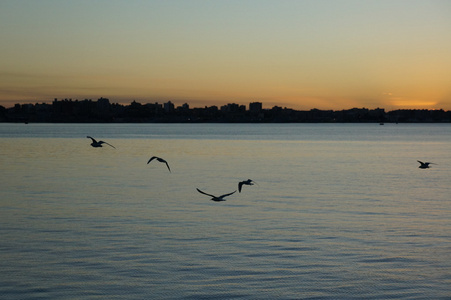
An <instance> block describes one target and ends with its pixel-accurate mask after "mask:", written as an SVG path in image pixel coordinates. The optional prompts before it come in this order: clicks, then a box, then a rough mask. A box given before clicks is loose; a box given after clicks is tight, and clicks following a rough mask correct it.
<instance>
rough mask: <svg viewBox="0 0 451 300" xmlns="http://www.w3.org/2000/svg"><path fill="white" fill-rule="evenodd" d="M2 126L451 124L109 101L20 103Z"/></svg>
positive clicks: (424, 117)
mask: <svg viewBox="0 0 451 300" xmlns="http://www.w3.org/2000/svg"><path fill="white" fill-rule="evenodd" d="M0 122H24V123H28V122H45V123H214V122H216V123H334V122H336V123H358V122H362V123H365V122H366V123H368V122H378V123H385V122H396V123H397V122H400V123H450V122H451V111H444V110H442V109H440V110H427V109H399V110H393V111H389V112H386V111H385V109H383V108H376V109H367V108H352V109H347V110H339V111H333V110H320V109H311V110H306V111H303V110H294V109H291V108H286V107H285V108H282V107H279V106H274V107H273V108H271V109H263V108H262V103H261V102H252V103H250V104H249V106H248V108H247V109H246V106H245V105H239V104H235V103H229V104H227V105H224V106H221V107H217V106H208V107H207V106H205V107H203V108H190V107H189V105H188V104H187V103H185V104H183V105H181V106H178V107H175V106H174V104H173V103H172V102H171V101H168V102H166V103H163V104H159V103H147V104H141V103H138V102H136V101H133V102H131V103H130V104H129V105H122V104H117V103H110V101H109V99H107V98H100V99H98V100H97V101H92V100H90V99H89V100H88V99H85V100H74V101H73V100H72V99H62V100H58V99H55V100H54V101H53V102H52V103H51V104H46V103H41V104H39V103H36V104H16V105H14V106H13V107H11V108H5V107H3V106H0Z"/></svg>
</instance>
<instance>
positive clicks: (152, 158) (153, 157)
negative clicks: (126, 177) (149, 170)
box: [147, 156, 157, 164]
mask: <svg viewBox="0 0 451 300" xmlns="http://www.w3.org/2000/svg"><path fill="white" fill-rule="evenodd" d="M155 158H157V157H156V156H152V157H151V158H150V159H149V161H148V162H147V164H149V163H150V162H151V161H152V160H154V159H155Z"/></svg>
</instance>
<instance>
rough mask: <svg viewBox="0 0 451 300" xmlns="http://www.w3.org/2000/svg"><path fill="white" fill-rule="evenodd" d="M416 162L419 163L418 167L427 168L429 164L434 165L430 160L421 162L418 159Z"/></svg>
mask: <svg viewBox="0 0 451 300" xmlns="http://www.w3.org/2000/svg"><path fill="white" fill-rule="evenodd" d="M417 162H419V163H420V166H419V167H418V168H420V169H429V168H430V167H429V165H435V164H434V163H431V162H422V161H419V160H417Z"/></svg>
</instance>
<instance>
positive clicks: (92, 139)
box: [87, 135, 97, 143]
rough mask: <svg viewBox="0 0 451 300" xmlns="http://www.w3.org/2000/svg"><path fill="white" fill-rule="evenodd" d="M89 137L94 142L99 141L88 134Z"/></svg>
mask: <svg viewBox="0 0 451 300" xmlns="http://www.w3.org/2000/svg"><path fill="white" fill-rule="evenodd" d="M87 138H88V139H91V140H92V141H93V142H94V143H97V141H96V140H95V139H94V138H93V137H90V136H89V135H88V136H87Z"/></svg>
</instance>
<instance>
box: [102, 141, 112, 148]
mask: <svg viewBox="0 0 451 300" xmlns="http://www.w3.org/2000/svg"><path fill="white" fill-rule="evenodd" d="M99 144H107V145H108V146H111V147H113V148H114V149H116V147H114V146H113V145H111V144H108V143H107V142H104V141H99Z"/></svg>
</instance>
